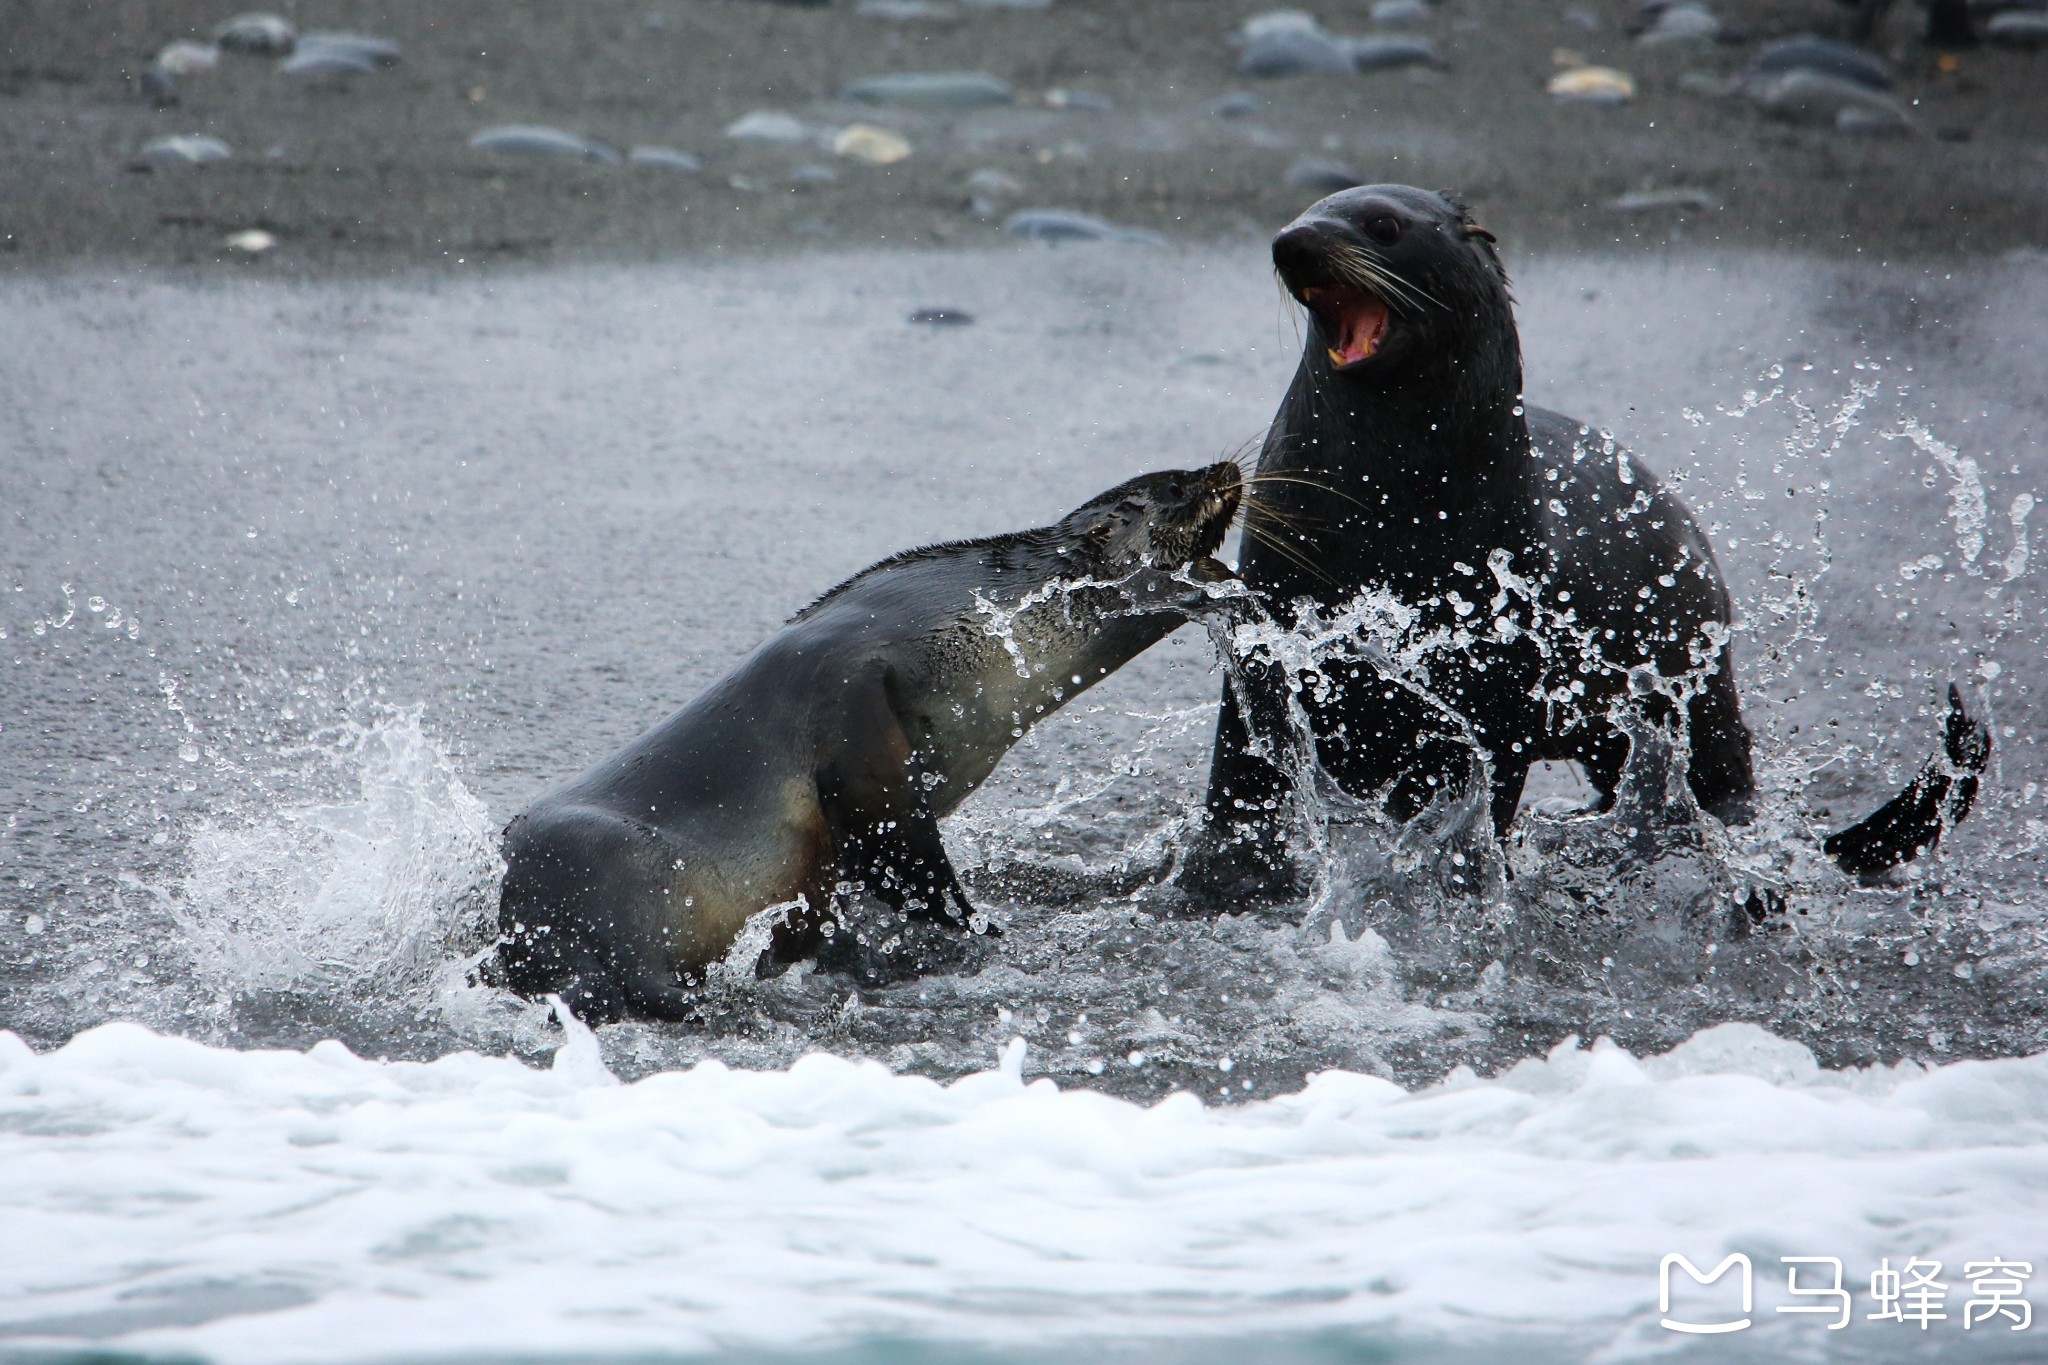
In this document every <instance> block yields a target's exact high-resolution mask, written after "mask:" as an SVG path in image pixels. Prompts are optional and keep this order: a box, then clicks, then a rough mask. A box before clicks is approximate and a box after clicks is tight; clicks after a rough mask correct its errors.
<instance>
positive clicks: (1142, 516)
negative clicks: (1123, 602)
mask: <svg viewBox="0 0 2048 1365" xmlns="http://www.w3.org/2000/svg"><path fill="white" fill-rule="evenodd" d="M1243 496H1244V474H1243V472H1242V471H1241V470H1239V469H1238V467H1237V465H1236V464H1234V463H1233V462H1231V461H1229V460H1224V461H1223V462H1221V463H1220V464H1212V465H1210V466H1209V467H1208V468H1207V469H1167V470H1162V471H1160V472H1159V473H1157V474H1141V475H1139V476H1138V477H1137V478H1135V479H1132V480H1130V481H1128V482H1126V483H1120V484H1118V485H1117V486H1116V487H1114V488H1112V489H1110V490H1109V491H1108V492H1107V493H1103V494H1101V495H1100V496H1098V497H1094V498H1091V499H1089V500H1088V501H1087V502H1085V503H1083V504H1082V505H1081V506H1079V507H1077V508H1075V509H1074V510H1073V511H1071V512H1069V513H1067V515H1066V516H1064V517H1062V518H1061V519H1060V523H1059V525H1058V526H1057V527H1056V528H1054V529H1055V530H1056V532H1057V533H1058V538H1059V541H1060V543H1061V544H1062V545H1071V546H1073V547H1074V548H1073V550H1072V551H1071V552H1070V553H1071V554H1072V556H1073V558H1074V559H1075V560H1076V561H1077V562H1078V563H1079V565H1080V566H1081V567H1082V568H1083V569H1084V570H1085V571H1086V572H1088V573H1089V574H1091V575H1093V576H1097V577H1104V578H1110V577H1118V576H1121V575H1124V574H1128V573H1131V572H1133V571H1135V570H1138V569H1144V568H1151V569H1163V570H1166V571H1167V572H1169V573H1171V572H1174V571H1176V570H1179V569H1184V568H1189V567H1190V566H1193V567H1194V568H1196V570H1197V571H1198V572H1204V571H1206V574H1207V576H1215V575H1218V574H1221V575H1224V576H1228V574H1229V570H1227V569H1225V568H1224V567H1223V566H1222V565H1221V564H1219V563H1217V562H1216V561H1215V560H1213V559H1211V558H1210V556H1211V555H1213V554H1215V553H1216V549H1217V547H1218V546H1220V545H1222V544H1223V537H1224V535H1225V534H1226V533H1227V532H1228V531H1229V530H1230V523H1231V521H1232V520H1233V519H1235V518H1236V516H1237V508H1238V503H1239V501H1240V500H1241V499H1242V498H1243Z"/></svg>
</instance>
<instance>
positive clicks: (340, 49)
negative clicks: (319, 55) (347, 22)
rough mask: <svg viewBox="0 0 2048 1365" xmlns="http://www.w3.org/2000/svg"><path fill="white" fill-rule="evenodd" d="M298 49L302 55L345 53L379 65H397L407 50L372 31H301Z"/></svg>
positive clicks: (372, 64) (373, 64)
mask: <svg viewBox="0 0 2048 1365" xmlns="http://www.w3.org/2000/svg"><path fill="white" fill-rule="evenodd" d="M297 50H298V52H299V53H300V54H302V55H303V54H305V53H308V52H336V53H345V54H347V55H348V56H350V57H353V58H355V59H356V60H358V61H363V62H368V63H369V64H370V65H371V66H378V67H383V66H397V65H398V63H399V62H400V61H401V60H403V59H404V57H405V50H404V49H403V48H401V47H399V45H398V44H397V43H394V42H392V41H391V40H390V39H389V38H379V37H377V36H376V35H375V34H370V33H333V32H320V31H316V32H312V33H301V34H300V35H299V45H298V49H297Z"/></svg>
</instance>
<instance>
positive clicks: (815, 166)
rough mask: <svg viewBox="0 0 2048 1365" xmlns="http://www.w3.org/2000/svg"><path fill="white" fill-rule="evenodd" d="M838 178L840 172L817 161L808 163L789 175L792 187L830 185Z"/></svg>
mask: <svg viewBox="0 0 2048 1365" xmlns="http://www.w3.org/2000/svg"><path fill="white" fill-rule="evenodd" d="M838 178H839V172H837V171H835V170H833V169H832V168H831V167H830V166H827V165H824V164H823V163H822V162H817V161H812V162H807V163H806V164H804V165H802V166H799V167H797V168H796V169H795V170H793V171H791V172H790V173H789V183H790V184H792V185H829V184H831V183H832V182H833V181H835V180H837V179H838Z"/></svg>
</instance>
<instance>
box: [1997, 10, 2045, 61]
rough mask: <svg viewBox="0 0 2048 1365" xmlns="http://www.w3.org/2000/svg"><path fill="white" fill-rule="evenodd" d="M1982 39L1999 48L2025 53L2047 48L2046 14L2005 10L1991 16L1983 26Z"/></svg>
mask: <svg viewBox="0 0 2048 1365" xmlns="http://www.w3.org/2000/svg"><path fill="white" fill-rule="evenodd" d="M1984 37H1985V39H1986V40H1987V41H1989V42H1992V43H1996V44H1997V45H1998V46H2000V47H2017V48H2022V49H2025V50H2027V51H2032V50H2034V49H2036V48H2041V47H2048V14H2043V13H2040V12H2039V11H2027V10H2007V11H2006V12H2005V13H2003V14H1994V15H1992V16H1991V22H1990V23H1988V24H1986V25H1984Z"/></svg>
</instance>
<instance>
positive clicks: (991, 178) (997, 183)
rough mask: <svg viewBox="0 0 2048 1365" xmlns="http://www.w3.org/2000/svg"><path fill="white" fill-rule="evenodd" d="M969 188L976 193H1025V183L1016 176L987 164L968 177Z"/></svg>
mask: <svg viewBox="0 0 2048 1365" xmlns="http://www.w3.org/2000/svg"><path fill="white" fill-rule="evenodd" d="M967 188H968V189H970V190H973V191H974V192H975V193H976V194H1022V193H1024V183H1023V182H1022V181H1021V180H1019V179H1017V177H1016V176H1014V175H1011V174H1010V173H1009V172H1008V171H999V170H995V169H993V168H991V167H987V166H984V167H982V168H981V169H980V170H978V171H976V172H975V173H974V174H972V175H970V176H968V177H967Z"/></svg>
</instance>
